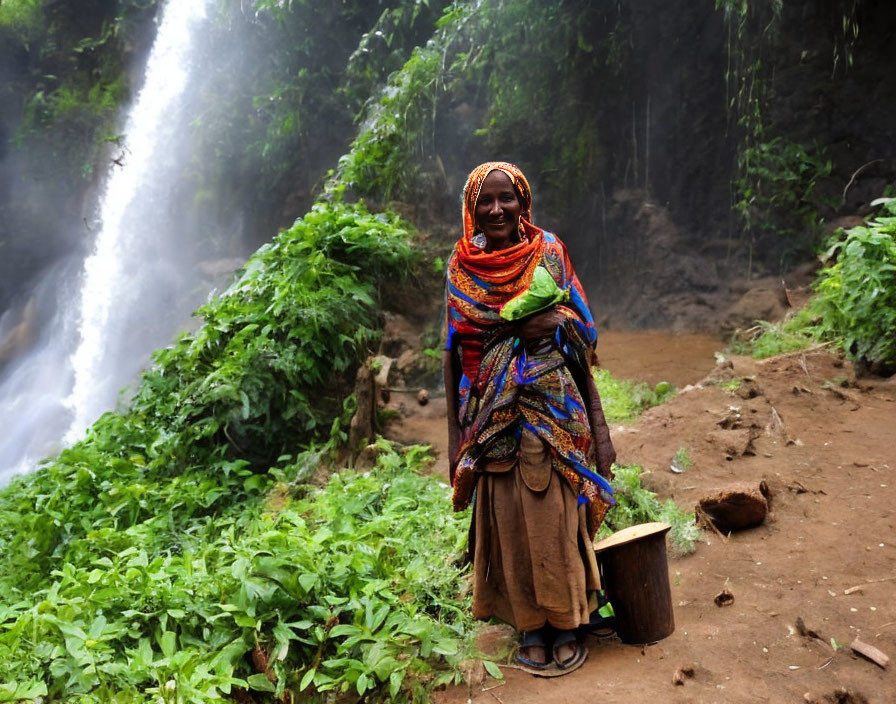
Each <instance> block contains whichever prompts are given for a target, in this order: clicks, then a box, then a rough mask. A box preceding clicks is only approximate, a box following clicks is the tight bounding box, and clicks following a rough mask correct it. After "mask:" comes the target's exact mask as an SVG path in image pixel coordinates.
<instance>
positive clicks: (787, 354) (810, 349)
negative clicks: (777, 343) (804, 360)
mask: <svg viewBox="0 0 896 704" xmlns="http://www.w3.org/2000/svg"><path fill="white" fill-rule="evenodd" d="M833 344H834V342H833V340H832V341H830V342H822V343H821V344H820V345H813V346H812V347H807V348H806V349H804V350H795V351H793V352H785V353H784V354H776V355H775V356H774V357H766V358H765V359H760V360H759V364H767V363H768V362H772V361H774V360H776V359H786V358H787V357H794V356H796V355H798V354H811V353H812V352H820V351H821V350H823V349H825V348H826V347H830V346H831V345H833Z"/></svg>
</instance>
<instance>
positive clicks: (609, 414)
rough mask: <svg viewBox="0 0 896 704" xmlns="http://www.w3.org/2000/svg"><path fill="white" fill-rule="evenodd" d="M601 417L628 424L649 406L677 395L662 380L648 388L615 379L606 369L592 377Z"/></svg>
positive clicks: (626, 380)
mask: <svg viewBox="0 0 896 704" xmlns="http://www.w3.org/2000/svg"><path fill="white" fill-rule="evenodd" d="M594 382H595V384H596V385H597V390H598V393H600V400H601V403H602V404H603V407H604V415H605V416H606V418H607V420H608V421H609V422H611V423H629V422H631V421H633V420H634V419H635V418H637V417H638V416H639V415H640V414H641V413H643V412H644V411H646V410H647V409H648V408H650V407H651V406H658V405H660V404H661V403H665V402H666V401H668V400H669V399H670V398H672V397H673V396H674V395H675V394H676V390H675V387H674V386H672V384H670V383H668V382H666V381H661V382H660V383H659V384H657V385H656V386H655V387H653V388H651V387H650V386H649V385H648V384H645V383H644V382H636V381H630V380H628V379H617V378H615V377H614V376H613V375H612V374H610V372H609V370H607V369H600V370H598V371H597V372H595V374H594Z"/></svg>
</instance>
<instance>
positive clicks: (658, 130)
mask: <svg viewBox="0 0 896 704" xmlns="http://www.w3.org/2000/svg"><path fill="white" fill-rule="evenodd" d="M721 4H722V5H723V6H726V5H732V7H733V4H731V3H721ZM82 5H83V7H81V5H79V7H81V9H79V11H78V12H74V11H73V10H72V9H71V8H69V7H68V5H67V4H66V3H50V4H49V5H47V6H46V7H45V8H43V9H42V10H40V12H39V13H38V14H35V15H34V17H31V18H30V20H29V19H28V18H27V17H25V18H24V19H23V18H22V17H19V18H18V19H16V21H15V22H13V21H12V20H10V14H9V13H10V12H11V11H10V10H9V9H8V7H12V6H7V5H4V6H3V8H2V10H0V39H2V41H0V74H2V75H0V78H2V79H3V80H2V81H0V91H2V92H3V100H2V101H0V214H2V216H3V217H2V218H0V246H2V247H3V250H4V256H3V259H2V261H0V274H2V276H0V282H2V283H0V311H2V310H5V309H6V308H8V306H9V305H10V303H11V302H13V300H14V299H15V298H16V296H17V292H18V291H20V289H21V287H22V284H23V282H25V281H27V280H28V279H29V278H30V277H31V276H32V275H33V274H34V273H36V272H37V271H39V270H40V269H42V268H44V267H46V266H47V265H48V264H49V263H50V262H52V261H53V260H54V259H56V258H58V257H59V256H61V255H64V254H66V253H69V252H72V251H77V249H78V248H79V247H82V246H83V243H84V241H85V239H86V235H87V232H86V229H85V227H84V224H83V219H84V216H85V213H87V214H89V207H88V206H85V204H86V203H88V202H92V201H93V199H94V196H95V192H96V186H97V184H98V182H99V180H100V179H101V177H102V175H103V174H104V173H105V170H106V169H107V168H108V167H109V160H110V159H111V158H113V157H114V156H115V154H114V153H112V152H114V150H115V139H116V137H117V135H116V131H117V130H116V127H115V119H116V118H115V116H116V114H117V113H116V111H117V108H118V106H120V105H121V104H122V103H123V102H124V101H126V100H127V97H128V96H129V95H130V94H131V93H132V92H133V87H134V85H135V83H136V82H137V81H139V75H140V67H141V61H142V57H143V56H144V55H145V52H146V49H147V47H148V44H149V42H150V41H151V39H152V35H153V30H154V23H153V21H152V20H153V17H154V13H155V10H156V5H157V3H144V2H133V1H132V0H93V1H92V2H89V3H86V4H82ZM445 6H446V3H444V2H442V3H436V2H432V3H429V4H428V6H427V9H425V10H424V9H421V7H418V3H413V2H408V1H396V2H393V3H389V4H388V7H384V8H380V7H379V6H378V7H377V8H374V9H376V12H373V10H372V9H371V8H369V7H360V6H358V7H355V6H353V5H350V4H349V5H345V6H344V7H340V8H339V9H338V10H332V9H331V8H329V5H327V4H326V3H321V2H315V1H314V0H307V1H305V2H296V3H292V4H291V5H290V6H289V9H288V10H287V9H283V8H279V7H278V6H276V5H275V4H274V3H266V2H260V3H258V9H257V10H258V11H257V12H255V13H254V14H253V13H245V12H242V11H236V10H234V9H233V8H230V7H225V6H224V5H222V6H221V7H220V8H217V9H216V10H215V12H216V13H217V21H216V24H215V30H214V32H213V36H210V37H209V38H208V39H207V44H208V52H207V53H208V56H207V61H206V66H207V69H206V70H207V73H208V85H207V88H205V89H204V90H203V92H202V95H200V96H197V115H201V118H198V119H197V125H196V153H195V154H194V156H193V163H192V164H191V166H190V168H189V173H187V174H185V178H187V179H188V180H190V184H191V187H192V189H191V190H189V193H195V194H197V195H196V197H195V198H194V197H193V196H192V195H190V196H189V197H187V196H185V197H184V198H183V199H182V202H180V203H179V205H178V207H179V208H182V209H184V211H185V212H186V211H190V213H191V217H195V218H196V219H197V221H199V220H201V219H202V218H203V217H213V218H215V219H217V222H224V223H239V224H238V225H233V227H234V228H236V229H237V230H239V231H240V232H239V233H238V234H234V233H229V234H226V235H225V234H222V233H220V232H219V233H218V235H216V236H229V237H243V238H245V240H246V243H247V245H248V246H250V247H251V246H257V244H259V243H260V242H263V241H265V240H267V239H268V238H269V237H270V235H271V233H272V232H273V231H274V230H275V229H277V228H278V227H284V226H287V225H288V224H289V223H290V222H291V221H292V220H293V219H294V218H296V217H298V216H300V215H302V214H303V212H304V211H305V210H306V209H307V207H308V205H309V204H310V203H311V202H312V201H313V199H314V197H315V196H316V194H317V193H318V192H319V189H320V186H321V183H322V178H323V175H324V174H325V173H326V171H327V170H328V169H330V168H333V167H334V166H335V165H336V162H337V160H338V157H339V155H340V154H343V153H344V152H345V151H346V150H347V149H348V146H349V142H350V140H351V137H352V134H353V132H354V133H357V131H358V130H359V129H361V127H359V126H358V124H357V122H358V120H359V119H360V118H359V111H360V110H361V107H362V106H363V105H364V104H365V102H368V103H370V102H373V103H375V102H376V101H377V100H378V99H379V98H380V96H381V94H380V92H379V91H380V86H381V85H382V82H383V81H384V80H385V78H386V76H387V75H388V74H389V72H391V71H396V70H399V69H401V66H402V64H403V62H404V61H405V60H406V59H407V58H408V56H409V54H410V51H411V49H412V48H413V47H414V46H423V45H425V44H426V42H427V40H428V39H429V38H430V36H435V35H434V34H433V33H434V32H436V30H435V24H436V20H437V19H438V18H439V16H440V14H441V12H442V10H443V8H444V7H445ZM457 7H465V4H464V3H459V4H458V6H457ZM743 8H744V9H742V10H737V9H732V10H730V11H729V12H728V14H726V12H725V11H724V9H717V8H716V2H714V0H701V1H700V2H695V3H672V4H670V3H668V2H662V1H661V0H636V1H635V2H631V3H624V4H618V3H617V4H612V5H610V4H607V5H604V4H600V5H599V6H598V5H596V4H594V3H589V2H584V1H583V0H566V2H564V3H561V4H559V5H551V6H550V7H544V6H542V5H538V4H537V3H532V2H531V1H529V0H513V2H505V3H501V4H497V3H484V4H482V5H481V6H480V7H479V9H477V10H476V12H479V13H482V14H485V15H487V16H488V20H489V21H488V22H487V23H483V24H484V29H482V30H480V31H479V32H478V33H476V32H473V33H471V34H469V36H467V35H463V33H464V32H465V31H468V27H469V24H470V22H467V23H466V24H464V23H463V22H458V23H457V30H456V32H457V33H458V36H461V39H459V40H458V41H456V42H455V45H454V46H453V48H452V49H451V52H448V53H446V55H445V61H443V62H441V64H442V65H441V68H440V70H441V71H442V73H441V74H440V75H438V76H436V77H435V78H434V80H433V81H432V83H431V84H427V85H425V86H422V87H421V89H420V91H421V93H420V94H421V96H423V97H424V98H426V99H428V100H429V101H430V102H431V104H432V107H431V111H432V112H433V124H432V126H431V127H426V128H425V129H424V130H422V131H425V132H426V134H425V135H410V134H406V135H403V136H402V135H400V136H399V139H401V138H402V137H403V138H406V139H408V140H411V139H416V140H418V143H415V145H414V146H413V148H410V149H408V150H407V151H408V153H409V154H410V155H411V157H412V159H413V160H414V161H415V162H417V163H418V164H422V165H423V166H422V169H421V170H422V172H423V177H422V178H421V179H417V181H416V182H415V183H410V184H408V183H405V184H404V186H403V190H402V189H401V188H400V189H398V190H397V191H396V192H393V193H389V194H388V199H397V200H405V201H414V200H415V199H416V200H417V201H418V202H419V201H420V196H419V194H417V195H414V194H413V193H411V191H413V189H414V188H415V187H420V185H421V184H423V185H424V186H425V188H424V189H423V190H424V193H425V197H424V199H425V200H426V201H427V203H426V206H425V207H417V208H416V210H417V211H418V212H419V216H420V217H421V218H423V219H426V218H436V219H438V220H442V221H447V222H453V220H454V218H456V212H457V194H458V192H459V190H460V188H461V186H462V183H463V178H464V176H465V175H466V173H467V172H468V170H469V168H470V167H471V166H472V165H473V164H475V163H477V162H479V161H482V160H484V159H487V158H499V157H500V158H508V159H511V160H514V161H516V162H517V163H519V164H520V165H521V166H522V167H523V168H524V169H525V170H526V172H527V174H529V175H530V180H531V181H532V183H533V187H534V190H535V193H536V209H537V217H538V219H539V221H540V222H541V223H542V224H544V225H545V226H547V227H549V228H551V229H555V230H556V231H558V232H560V233H562V234H563V235H564V237H565V238H566V240H567V241H568V243H569V245H570V247H571V249H572V250H573V253H574V256H575V257H576V259H577V261H580V262H582V264H581V265H580V268H581V269H582V271H583V273H584V274H585V276H586V277H588V278H589V279H590V280H591V283H592V284H593V285H594V286H606V287H609V288H611V289H612V290H615V291H619V290H621V289H623V290H628V289H629V288H631V289H632V290H635V289H637V290H640V289H638V286H639V283H638V281H637V279H638V278H639V277H652V276H654V275H655V274H657V273H658V272H655V271H645V270H644V268H643V265H644V258H643V254H644V252H645V251H646V248H649V247H652V246H654V245H655V246H657V247H659V246H660V245H661V244H662V243H660V242H657V243H652V242H650V241H649V240H648V239H646V238H645V235H646V233H645V232H644V231H642V230H641V229H640V228H642V226H641V225H640V224H639V223H638V222H637V221H636V220H635V219H633V218H632V216H631V215H626V213H634V212H636V211H637V208H634V209H632V208H628V207H620V205H619V204H620V203H623V202H625V203H629V202H631V199H632V197H637V198H639V199H640V200H641V201H642V202H643V203H645V204H648V203H649V204H652V207H653V206H655V207H658V208H662V209H663V211H664V212H665V213H666V214H667V216H668V218H669V220H670V222H671V223H672V224H673V225H674V226H675V228H677V232H678V233H679V234H678V235H677V236H676V244H675V249H676V251H677V252H679V253H681V254H682V255H683V256H686V257H689V258H691V259H693V260H695V261H696V260H699V261H701V262H703V263H702V264H700V267H703V266H707V267H710V268H711V269H713V270H716V269H718V272H719V273H718V275H719V276H720V277H721V278H722V279H728V278H731V277H736V276H748V277H749V276H754V275H766V274H776V273H778V272H780V271H782V270H784V269H788V268H791V267H792V266H794V265H796V264H798V263H799V262H800V261H801V260H804V259H805V258H806V257H807V256H810V253H811V245H812V242H813V241H816V240H817V229H816V228H815V226H814V225H813V222H815V221H817V219H818V218H819V217H820V218H822V219H824V220H826V221H830V220H832V219H834V218H836V217H839V216H843V215H852V214H854V213H856V212H859V213H863V212H865V211H867V208H868V204H869V202H870V201H871V200H872V199H873V198H875V197H877V196H879V195H881V193H882V192H883V191H884V189H885V188H886V186H887V184H889V183H892V182H893V181H894V177H896V161H894V160H896V154H894V150H896V146H894V145H896V139H894V137H896V135H894V129H896V128H894V127H893V124H894V123H893V121H892V120H891V119H890V115H892V113H893V109H894V107H896V81H894V80H892V78H891V74H890V73H888V72H889V67H891V66H892V65H893V63H894V60H896V48H894V45H893V43H892V42H891V41H888V39H889V37H890V35H891V33H892V30H893V29H894V28H896V8H894V7H893V6H892V4H890V3H887V2H885V1H884V0H862V1H861V2H844V1H843V0H825V1H824V2H797V3H785V4H784V6H783V7H782V9H781V11H780V14H778V15H776V14H775V13H774V12H773V11H772V9H771V5H770V4H767V3H765V2H764V1H761V0H756V1H755V2H752V3H748V4H746V5H743ZM455 9H456V8H455ZM738 12H743V13H744V14H743V15H742V16H741V15H738V14H737V13H738ZM446 17H448V16H447V15H446ZM25 20H28V21H25ZM442 26H443V28H445V27H447V28H448V29H443V31H445V32H448V31H451V30H450V27H451V26H452V25H451V21H449V20H443V22H442ZM324 36H326V37H328V39H327V41H324ZM221 45H228V46H231V47H232V49H233V50H232V51H231V52H229V53H228V57H227V58H226V60H223V61H222V60H219V59H218V60H216V59H214V58H213V56H214V55H213V54H212V53H211V51H212V48H213V47H214V46H221ZM482 56H485V57H486V60H484V61H483V62H482V63H483V65H482V66H480V67H479V68H478V69H475V70H474V69H471V68H470V67H471V66H474V68H475V64H476V61H477V60H481V59H477V57H482ZM449 57H450V58H451V60H450V61H449V60H448V58H449ZM452 62H453V63H452ZM458 66H460V67H461V68H458ZM221 84H229V85H231V86H232V88H230V89H228V90H226V91H224V90H221V89H220V88H216V87H215V86H216V85H221ZM66 101H68V102H66ZM104 139H106V140H112V141H111V142H110V141H103V140H104ZM393 146H394V145H387V144H384V145H383V150H384V152H383V155H386V153H387V152H388V150H389V149H390V148H393ZM367 168H369V169H373V170H376V169H380V168H385V161H380V162H376V161H375V162H374V163H371V164H368V165H367ZM186 192H187V191H185V193H186ZM360 194H361V195H364V196H365V197H369V198H372V199H373V200H377V199H380V198H382V197H383V194H378V193H376V192H371V193H364V192H363V189H362V191H361V192H360ZM633 194H636V195H633ZM85 208H86V209H85ZM733 208H734V209H735V210H734V211H733ZM215 229H220V228H217V227H216V228H215ZM698 268H699V267H698ZM685 278H687V277H685Z"/></svg>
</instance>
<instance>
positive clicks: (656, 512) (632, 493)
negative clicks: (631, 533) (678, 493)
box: [597, 464, 700, 555]
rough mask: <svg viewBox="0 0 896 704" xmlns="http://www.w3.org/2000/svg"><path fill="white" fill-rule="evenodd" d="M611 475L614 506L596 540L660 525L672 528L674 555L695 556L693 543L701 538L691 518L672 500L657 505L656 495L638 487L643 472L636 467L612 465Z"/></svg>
mask: <svg viewBox="0 0 896 704" xmlns="http://www.w3.org/2000/svg"><path fill="white" fill-rule="evenodd" d="M613 471H614V472H615V475H616V476H615V478H614V479H613V482H612V484H613V489H614V491H615V492H616V493H615V499H616V506H614V507H613V508H611V509H610V511H609V512H608V513H607V519H606V522H605V523H604V525H603V526H601V529H600V531H598V535H597V537H598V538H605V537H607V536H609V535H611V534H612V533H613V532H614V531H618V530H622V529H623V528H628V527H629V526H634V525H637V524H639V523H651V522H654V521H661V522H663V523H668V524H669V525H670V526H671V527H672V530H671V531H669V542H670V546H671V548H672V552H673V553H674V554H676V555H687V554H689V553H692V552H694V550H695V549H696V546H695V542H696V541H697V539H698V538H699V537H700V531H699V529H698V528H697V524H696V523H695V522H694V514H693V513H686V512H684V511H682V510H681V509H680V508H678V506H677V505H676V504H675V502H674V501H673V500H672V499H668V500H667V501H666V502H665V503H660V501H659V499H657V497H656V494H654V493H653V492H652V491H649V490H647V489H645V488H644V486H643V485H642V484H641V474H642V472H643V471H644V470H643V469H642V468H641V467H639V466H638V465H636V464H631V465H618V464H617V465H613Z"/></svg>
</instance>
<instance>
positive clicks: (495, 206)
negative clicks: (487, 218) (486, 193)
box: [488, 198, 501, 215]
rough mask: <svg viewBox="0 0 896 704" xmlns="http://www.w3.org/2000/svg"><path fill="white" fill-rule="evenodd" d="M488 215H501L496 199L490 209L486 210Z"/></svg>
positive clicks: (499, 205)
mask: <svg viewBox="0 0 896 704" xmlns="http://www.w3.org/2000/svg"><path fill="white" fill-rule="evenodd" d="M488 214H489V215H500V214H501V201H499V200H498V199H497V198H496V199H495V200H493V201H492V205H491V207H490V208H489V209H488Z"/></svg>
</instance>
